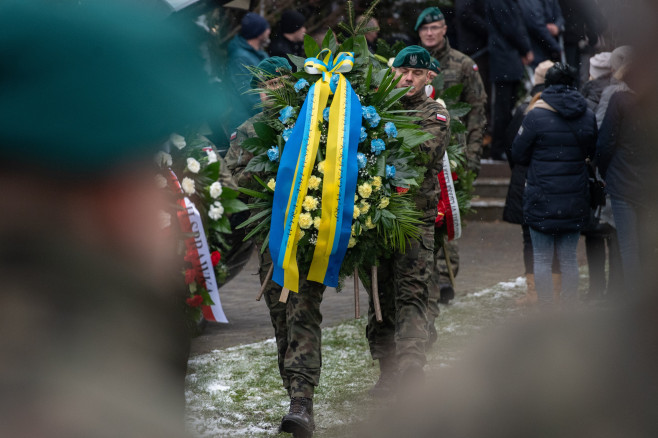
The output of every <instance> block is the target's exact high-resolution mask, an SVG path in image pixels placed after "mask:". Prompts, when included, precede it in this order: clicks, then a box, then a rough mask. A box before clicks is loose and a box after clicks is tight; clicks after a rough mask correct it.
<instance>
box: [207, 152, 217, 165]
mask: <svg viewBox="0 0 658 438" xmlns="http://www.w3.org/2000/svg"><path fill="white" fill-rule="evenodd" d="M207 153H208V164H212V163H216V162H217V154H216V153H215V151H213V150H212V149H209V150H208V151H207Z"/></svg>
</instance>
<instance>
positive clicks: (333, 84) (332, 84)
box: [329, 75, 340, 93]
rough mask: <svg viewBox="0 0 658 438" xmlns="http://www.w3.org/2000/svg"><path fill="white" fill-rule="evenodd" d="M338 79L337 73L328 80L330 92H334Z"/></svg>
mask: <svg viewBox="0 0 658 438" xmlns="http://www.w3.org/2000/svg"><path fill="white" fill-rule="evenodd" d="M339 80H340V76H338V75H332V76H331V80H330V81H329V88H331V92H332V93H335V92H336V87H337V86H338V81H339Z"/></svg>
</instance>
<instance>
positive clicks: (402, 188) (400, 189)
mask: <svg viewBox="0 0 658 438" xmlns="http://www.w3.org/2000/svg"><path fill="white" fill-rule="evenodd" d="M395 191H396V192H398V193H407V192H408V191H409V189H407V188H404V187H396V188H395Z"/></svg>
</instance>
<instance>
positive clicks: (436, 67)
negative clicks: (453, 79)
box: [430, 56, 441, 74]
mask: <svg viewBox="0 0 658 438" xmlns="http://www.w3.org/2000/svg"><path fill="white" fill-rule="evenodd" d="M430 70H432V71H433V72H434V73H436V74H439V73H441V63H440V62H439V60H438V59H436V58H435V57H433V56H432V57H431V58H430Z"/></svg>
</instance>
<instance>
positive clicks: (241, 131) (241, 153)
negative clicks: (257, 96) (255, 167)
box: [224, 113, 263, 187]
mask: <svg viewBox="0 0 658 438" xmlns="http://www.w3.org/2000/svg"><path fill="white" fill-rule="evenodd" d="M262 117H263V113H258V114H256V115H254V116H251V117H250V118H249V119H247V121H245V122H244V123H243V124H241V125H240V126H238V127H237V128H236V130H235V132H233V133H231V145H230V147H229V149H228V152H226V157H224V160H225V161H226V166H227V167H228V169H229V171H230V172H231V175H233V179H234V180H235V182H236V183H237V184H238V186H239V187H249V183H250V181H251V174H250V173H248V172H245V171H244V168H245V167H246V166H247V163H249V161H250V160H251V159H252V158H254V155H253V154H252V153H251V152H249V151H246V150H244V149H242V146H241V145H242V142H243V141H245V140H246V139H247V138H251V137H256V131H255V130H254V123H256V122H260V121H261V119H262Z"/></svg>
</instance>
